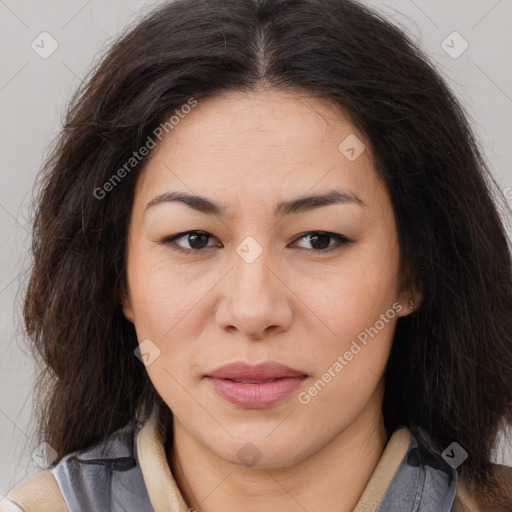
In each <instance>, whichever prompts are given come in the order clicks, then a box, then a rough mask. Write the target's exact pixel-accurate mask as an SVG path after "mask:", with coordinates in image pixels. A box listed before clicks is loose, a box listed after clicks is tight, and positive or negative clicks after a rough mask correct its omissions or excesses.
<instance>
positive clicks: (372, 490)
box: [353, 428, 411, 512]
mask: <svg viewBox="0 0 512 512" xmlns="http://www.w3.org/2000/svg"><path fill="white" fill-rule="evenodd" d="M410 439H411V435H410V433H409V431H408V430H407V429H406V428H401V429H399V430H396V431H395V432H393V434H392V436H391V438H390V439H389V441H388V444H387V445H386V448H385V449H384V452H383V454H382V457H381V458H380V460H379V462H378V464H377V466H376V467H375V470H374V471H373V474H372V476H371V477H370V480H369V481H368V484H367V485H366V488H365V490H364V491H363V494H362V495H361V498H360V499H359V501H358V502H357V505H356V507H355V508H354V511H353V512H375V510H377V507H378V506H379V504H380V502H381V501H382V498H383V497H384V493H385V492H386V489H387V488H388V486H389V484H390V483H391V480H392V479H393V477H394V476H395V473H396V472H397V470H398V467H399V466H400V463H401V462H402V459H403V458H404V457H405V454H406V453H407V449H408V448H409V442H410Z"/></svg>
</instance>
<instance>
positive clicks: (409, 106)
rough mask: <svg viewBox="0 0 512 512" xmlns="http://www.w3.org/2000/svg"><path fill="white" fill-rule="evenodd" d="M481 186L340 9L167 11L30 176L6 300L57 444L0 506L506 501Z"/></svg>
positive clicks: (108, 65)
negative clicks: (20, 252)
mask: <svg viewBox="0 0 512 512" xmlns="http://www.w3.org/2000/svg"><path fill="white" fill-rule="evenodd" d="M492 185H493V181H492V178H491V177H490V174H489V173H488V171H487V169H486V166H485V163H484V162H483V160H482V157H481V154H480V153H479V150H478V148H477V146H476V144H475V141H474V139H473V136H472V134H471V131H470V129H469V127H468V124H467V121H466V119H465V117H464V114H463V112H462V110H461V108H460V106H459V103H458V102H457V100H456V99H455V98H454V97H453V95H452V94H451V93H450V91H449V90H448V88H447V87H446V85H445V84H444V82H443V81H442V79H441V78H440V77H439V75H438V74H437V73H436V71H435V70H434V68H433V67H432V66H431V65H430V64H429V63H428V61H427V59H426V58H425V57H424V56H423V55H422V54H421V53H420V52H419V51H418V50H417V49H416V48H415V47H414V46H413V45H412V44H411V43H410V42H409V41H408V40H407V38H406V37H405V36H404V34H402V33H401V32H400V31H399V30H398V29H396V28H395V27H394V26H392V25H391V24H389V23H388V22H387V21H385V20H383V19H381V18H380V17H379V16H378V15H376V14H374V13H372V12H370V11H368V10H367V9H366V8H364V7H361V6H360V5H359V4H356V3H353V2H351V1H347V0H321V1H320V0H260V1H257V0H251V1H247V2H239V1H238V0H210V1H208V2H205V1H204V0H181V1H180V0H178V1H177V2H173V3H169V4H165V5H163V6H162V7H160V8H159V9H158V10H156V11H155V12H153V13H152V14H150V15H149V16H148V17H147V18H146V19H145V20H143V21H142V22H141V23H140V24H139V25H138V26H137V27H135V28H134V29H132V30H131V31H130V32H128V33H126V34H125V35H124V36H123V37H122V38H120V40H119V41H118V42H116V43H115V44H114V46H113V47H112V49H111V50H110V51H109V53H108V55H107V56H106V57H105V58H104V60H103V61H102V63H101V65H100V66H99V67H98V68H97V70H96V71H95V73H94V75H93V76H92V77H91V78H90V80H89V82H88V83H87V84H86V85H85V86H84V88H83V90H81V91H80V93H79V94H78V95H77V96H76V97H75V99H74V100H73V102H72V105H71V107H70V110H69V114H68V116H67V119H66V123H65V127H64V129H63V132H62V135H61V138H60V139H59V144H58V145H57V146H56V147H55V150H54V153H53V155H52V157H51V159H50V160H49V161H48V164H47V166H46V168H45V172H44V178H43V181H42V188H41V195H40V197H39V202H38V211H37V216H36V219H35V226H34V246H33V249H34V257H35V258H34V267H33V270H32V276H31V280H30V283H29V288H28V292H27V296H26V302H25V309H24V314H25V321H26V327H27V332H28V334H29V336H30V338H31V340H32V341H33V344H34V347H35V350H36V351H37V353H38V354H40V356H41V357H42V360H43V364H44V368H45V370H44V372H43V373H42V375H41V378H40V381H39V387H40V389H41V390H42V393H43V397H44V399H42V400H41V424H40V434H41V440H44V441H46V442H47V443H48V445H49V447H50V448H49V449H48V451H47V453H48V454H50V455H52V454H53V456H51V457H50V460H49V463H50V466H48V469H47V471H43V472H41V473H39V474H36V475H34V476H32V477H29V478H27V479H26V480H24V481H22V482H21V483H20V484H19V485H18V486H16V487H15V488H14V489H13V490H12V491H11V492H10V493H9V495H8V497H7V499H6V500H4V502H3V503H2V505H1V507H2V508H0V510H2V511H10V510H20V509H21V510H26V511H28V510H47V509H49V508H51V510H54V511H55V510H72V511H75V510H88V511H96V510H98V511H99V510H102V511H104V510H113V511H118V510H126V511H131V510H134V511H135V510H137V511H142V510H148V511H149V510H155V511H163V510H172V511H187V510H189V511H192V510H197V511H201V512H210V511H218V510H222V511H227V512H230V511H234V510H241V509H242V510H245V511H260V510H281V511H292V510H293V511H295V510H309V511H314V510H328V511H331V510H332V511H337V512H340V511H341V512H348V511H352V510H356V511H370V510H371V511H377V510H378V511H379V512H391V511H393V512H399V511H406V510H407V511H410V510H414V511H419V512H424V511H433V510H435V511H443V512H444V511H450V510H452V511H463V510H464V511H465V510H467V511H471V510H478V511H487V510H492V511H494V512H496V511H501V512H505V511H510V510H512V490H511V488H512V470H511V469H510V468H507V467H505V466H502V465H496V464H493V463H492V457H491V453H492V449H493V447H494V445H495V440H496V436H497V434H498V432H499V431H500V429H501V428H503V427H504V426H506V425H507V423H510V421H511V420H512V319H511V316H510V311H511V306H512V304H511V302H512V301H511V297H512V294H511V291H512V273H511V257H510V248H509V244H508V240H507V236H506V233H505V230H504V227H503V225H502V221H501V220H500V217H499V214H498V211H497V206H496V205H495V203H494V202H493V197H494V196H493V193H492V188H491V187H492ZM199 240H201V244H199Z"/></svg>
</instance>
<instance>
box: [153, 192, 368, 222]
mask: <svg viewBox="0 0 512 512" xmlns="http://www.w3.org/2000/svg"><path fill="white" fill-rule="evenodd" d="M172 202H181V203H184V204H186V205H187V206H189V207H190V208H192V209H193V210H196V211H198V212H202V213H205V214H207V215H219V216H222V215H224V216H225V215H227V211H228V208H227V206H225V205H222V204H220V203H218V202H216V201H213V200H211V199H208V198H206V197H202V196H198V195H191V194H187V193H185V192H165V193H163V194H160V195H158V196H156V197H155V198H154V199H152V200H151V201H150V202H149V203H148V204H147V205H146V208H145V209H144V213H146V211H147V210H148V209H149V208H152V207H154V206H156V205H159V204H163V203H172ZM332 204H355V205H359V206H367V205H366V204H365V203H364V202H363V201H362V200H361V199H360V198H359V197H357V196H356V195H355V194H353V193H352V192H348V191H339V190H329V191H328V192H326V193H324V194H316V195H310V196H305V197H299V198H297V199H290V200H287V201H281V202H279V203H277V205H276V206H275V208H274V215H275V216H285V215H290V214H298V213H302V212H306V211H309V210H313V209H314V208H320V207H323V206H329V205H332Z"/></svg>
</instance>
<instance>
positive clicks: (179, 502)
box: [137, 407, 189, 512]
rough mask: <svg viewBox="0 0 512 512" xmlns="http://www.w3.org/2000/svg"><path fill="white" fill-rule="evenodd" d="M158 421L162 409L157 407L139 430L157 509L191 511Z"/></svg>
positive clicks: (143, 464) (144, 467) (157, 511)
mask: <svg viewBox="0 0 512 512" xmlns="http://www.w3.org/2000/svg"><path fill="white" fill-rule="evenodd" d="M157 422H158V409H157V407H154V408H153V413H152V414H151V417H150V418H149V420H148V421H147V423H146V424H145V425H144V426H143V427H142V428H141V429H140V431H139V433H138V434H137V455H138V458H139V462H140V468H141V470H142V475H143V477H144V483H145V484H146V488H147V490H148V495H149V500H150V501H151V505H152V506H153V510H154V512H187V511H188V510H189V507H188V506H187V504H186V503H185V501H184V500H183V497H182V496H181V493H180V491H179V489H178V485H177V484H176V481H175V480H174V478H173V476H172V474H171V470H170V469H169V465H168V464H167V458H166V455H165V450H164V446H163V443H162V439H161V437H160V435H159V433H158V427H157Z"/></svg>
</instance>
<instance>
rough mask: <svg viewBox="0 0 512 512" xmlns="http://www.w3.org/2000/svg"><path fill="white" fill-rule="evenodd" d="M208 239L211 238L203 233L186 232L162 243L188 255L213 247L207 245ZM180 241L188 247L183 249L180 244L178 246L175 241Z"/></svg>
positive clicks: (168, 238)
mask: <svg viewBox="0 0 512 512" xmlns="http://www.w3.org/2000/svg"><path fill="white" fill-rule="evenodd" d="M209 238H212V235H210V234H209V233H206V232H205V231H186V232H184V233H179V234H177V235H173V236H171V237H167V238H165V239H164V240H163V243H164V244H166V245H169V246H170V247H171V249H173V250H176V251H182V252H186V253H187V254H189V253H191V252H194V251H200V250H202V249H205V248H208V247H213V245H207V242H208V239H209ZM180 239H183V240H184V243H185V244H188V245H189V247H186V246H185V247H183V246H182V245H181V244H178V243H177V242H176V240H180Z"/></svg>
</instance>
